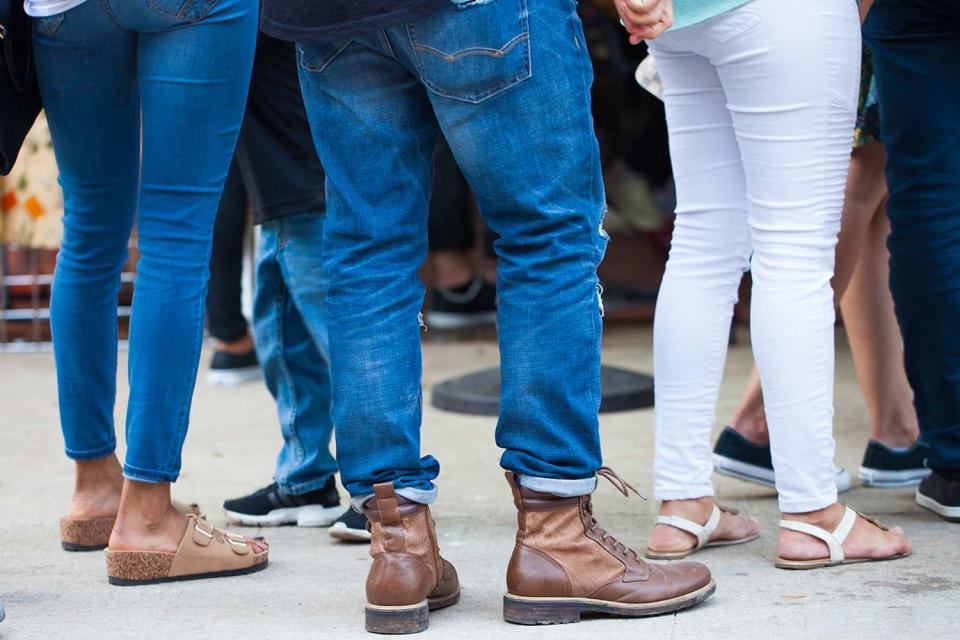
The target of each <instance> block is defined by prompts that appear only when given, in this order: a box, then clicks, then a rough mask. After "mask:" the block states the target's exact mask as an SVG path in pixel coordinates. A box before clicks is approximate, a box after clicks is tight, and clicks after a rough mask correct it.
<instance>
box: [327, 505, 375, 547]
mask: <svg viewBox="0 0 960 640" xmlns="http://www.w3.org/2000/svg"><path fill="white" fill-rule="evenodd" d="M330 537H331V538H336V539H337V540H342V541H344V542H370V531H369V529H367V516H365V515H363V514H362V513H357V512H356V511H354V510H353V509H347V510H346V511H345V512H344V513H343V515H342V516H340V517H339V518H337V521H336V522H334V523H333V524H332V525H331V526H330Z"/></svg>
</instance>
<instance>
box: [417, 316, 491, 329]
mask: <svg viewBox="0 0 960 640" xmlns="http://www.w3.org/2000/svg"><path fill="white" fill-rule="evenodd" d="M424 322H426V324H427V326H428V327H430V328H431V329H439V330H441V331H449V330H453V329H469V328H471V327H482V326H484V325H488V324H496V322H497V312H496V311H487V312H484V313H447V312H446V311H428V312H427V313H426V315H425V316H424Z"/></svg>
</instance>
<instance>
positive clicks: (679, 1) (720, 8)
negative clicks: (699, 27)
mask: <svg viewBox="0 0 960 640" xmlns="http://www.w3.org/2000/svg"><path fill="white" fill-rule="evenodd" d="M749 1H750V0H673V27H671V28H670V30H671V31H674V30H676V29H682V28H684V27H689V26H690V25H694V24H697V23H698V22H703V21H704V20H708V19H710V18H713V17H714V16H718V15H720V14H721V13H723V12H725V11H730V10H731V9H736V8H737V7H740V6H743V5H745V4H747V3H748V2H749Z"/></svg>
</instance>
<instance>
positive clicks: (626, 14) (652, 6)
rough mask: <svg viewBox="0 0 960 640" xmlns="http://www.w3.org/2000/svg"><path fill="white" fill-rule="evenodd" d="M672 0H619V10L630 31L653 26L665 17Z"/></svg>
mask: <svg viewBox="0 0 960 640" xmlns="http://www.w3.org/2000/svg"><path fill="white" fill-rule="evenodd" d="M670 4H671V2H670V0H618V2H617V11H618V12H619V13H620V19H621V20H623V25H624V26H625V27H626V28H627V30H628V31H630V32H633V31H634V30H635V29H641V28H644V27H652V26H653V25H655V24H657V23H658V22H659V21H660V19H661V18H662V17H663V12H664V11H665V10H666V8H667V7H668V6H669V5H670Z"/></svg>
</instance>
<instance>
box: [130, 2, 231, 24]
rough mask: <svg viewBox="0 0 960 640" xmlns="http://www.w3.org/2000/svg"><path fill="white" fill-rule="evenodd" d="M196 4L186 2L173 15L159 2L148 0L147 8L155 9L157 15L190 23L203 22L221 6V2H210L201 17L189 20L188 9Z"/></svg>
mask: <svg viewBox="0 0 960 640" xmlns="http://www.w3.org/2000/svg"><path fill="white" fill-rule="evenodd" d="M194 4H196V1H195V0H184V2H183V4H182V5H181V6H180V9H179V11H177V12H176V13H171V12H170V11H169V10H168V9H167V8H166V7H164V6H162V5H161V4H160V2H159V0H147V6H149V7H150V8H151V9H153V10H154V11H156V12H157V13H159V14H161V15H164V16H167V17H168V18H175V19H177V20H181V21H183V22H189V23H194V22H200V21H201V20H203V19H204V18H206V17H207V16H208V15H210V12H211V11H213V9H214V7H216V6H217V5H218V4H220V0H208V3H207V8H206V9H205V10H204V11H203V12H202V13H201V14H200V15H198V16H196V17H193V18H187V17H186V16H185V13H186V11H187V9H188V8H190V7H191V6H193V5H194Z"/></svg>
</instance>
